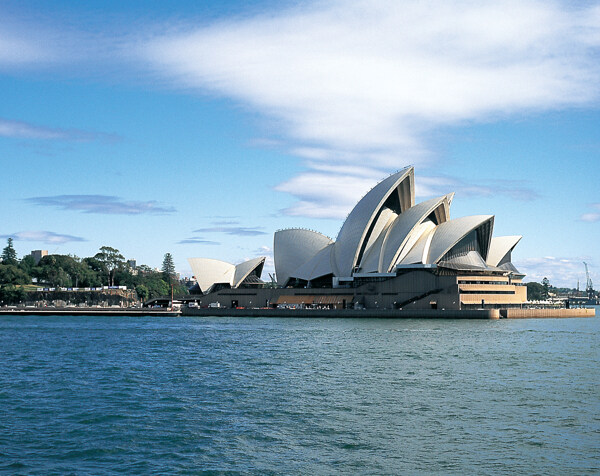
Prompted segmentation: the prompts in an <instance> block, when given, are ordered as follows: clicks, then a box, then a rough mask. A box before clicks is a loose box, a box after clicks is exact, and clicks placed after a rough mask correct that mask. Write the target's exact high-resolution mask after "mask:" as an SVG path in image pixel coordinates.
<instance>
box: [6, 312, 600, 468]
mask: <svg viewBox="0 0 600 476" xmlns="http://www.w3.org/2000/svg"><path fill="white" fill-rule="evenodd" d="M599 384H600V319H599V318H591V319H544V320H508V321H507V320H501V321H443V320H357V319H348V320H344V319H252V318H246V319H243V318H166V317H164V318H163V317H151V318H150V317H149V318H140V317H134V318H123V317H112V318H111V317H18V316H15V317H0V472H6V473H10V474H43V475H48V474H90V473H93V474H110V473H127V474H152V473H153V474H198V473H207V474H211V473H230V472H232V473H241V474H313V475H321V474H332V473H345V474H399V473H404V474H429V473H435V474H465V473H466V474H506V473H516V474H598V473H599V472H600V385H599Z"/></svg>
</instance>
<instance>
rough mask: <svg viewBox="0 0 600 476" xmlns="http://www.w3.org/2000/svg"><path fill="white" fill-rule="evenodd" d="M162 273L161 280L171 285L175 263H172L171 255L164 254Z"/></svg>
mask: <svg viewBox="0 0 600 476" xmlns="http://www.w3.org/2000/svg"><path fill="white" fill-rule="evenodd" d="M162 273H163V279H164V280H165V281H166V282H167V283H173V280H174V278H175V263H174V262H173V256H171V253H165V256H164V258H163V262H162Z"/></svg>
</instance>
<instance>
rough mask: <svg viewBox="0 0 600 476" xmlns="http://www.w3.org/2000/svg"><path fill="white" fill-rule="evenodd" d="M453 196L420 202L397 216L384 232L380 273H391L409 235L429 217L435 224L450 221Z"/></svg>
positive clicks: (379, 266)
mask: <svg viewBox="0 0 600 476" xmlns="http://www.w3.org/2000/svg"><path fill="white" fill-rule="evenodd" d="M453 195H454V194H448V195H444V196H442V197H438V198H433V199H431V200H427V201H425V202H421V203H419V204H417V205H415V206H413V207H411V208H409V209H408V210H406V211H405V212H403V213H401V214H400V215H398V217H397V218H396V219H395V220H394V223H392V225H391V226H390V227H389V229H388V230H387V232H386V235H385V239H384V240H383V245H382V249H381V254H380V259H379V263H378V271H379V272H380V273H388V272H390V271H392V269H393V268H394V265H395V264H396V263H397V262H398V261H399V259H400V257H401V254H402V252H403V251H405V252H406V251H408V250H405V249H404V248H405V247H406V246H407V245H408V244H409V242H410V241H411V240H410V238H411V235H412V234H413V232H414V231H415V229H416V228H417V226H418V225H419V224H420V223H423V221H425V220H426V219H427V218H428V217H429V216H430V215H431V216H432V218H433V220H435V221H434V223H435V224H438V225H439V224H441V223H445V222H446V221H448V220H449V219H450V203H451V201H452V196H453Z"/></svg>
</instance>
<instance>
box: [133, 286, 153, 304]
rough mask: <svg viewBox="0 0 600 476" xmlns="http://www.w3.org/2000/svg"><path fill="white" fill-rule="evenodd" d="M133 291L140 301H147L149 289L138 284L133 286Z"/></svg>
mask: <svg viewBox="0 0 600 476" xmlns="http://www.w3.org/2000/svg"><path fill="white" fill-rule="evenodd" d="M135 292H136V293H137V295H138V298H140V301H142V302H144V301H147V300H148V298H150V290H149V289H148V288H147V287H146V286H144V285H143V284H138V285H137V286H136V287H135Z"/></svg>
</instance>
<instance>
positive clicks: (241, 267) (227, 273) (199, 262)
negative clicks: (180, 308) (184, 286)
mask: <svg viewBox="0 0 600 476" xmlns="http://www.w3.org/2000/svg"><path fill="white" fill-rule="evenodd" d="M188 263H189V264H190V266H191V267H192V271H193V273H194V276H195V277H196V281H197V282H198V286H199V287H200V290H201V291H202V292H205V293H206V292H212V291H215V290H217V289H218V288H233V289H236V288H239V287H240V286H242V285H256V284H263V282H262V281H261V280H260V276H261V274H262V270H263V266H264V264H265V257H264V256H261V257H259V258H254V259H251V260H249V261H244V262H243V263H240V264H238V265H237V266H236V265H233V264H231V263H227V262H225V261H220V260H216V259H210V258H188Z"/></svg>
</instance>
